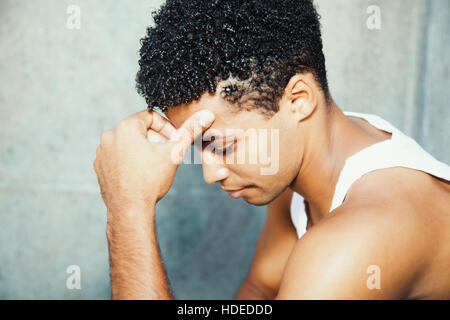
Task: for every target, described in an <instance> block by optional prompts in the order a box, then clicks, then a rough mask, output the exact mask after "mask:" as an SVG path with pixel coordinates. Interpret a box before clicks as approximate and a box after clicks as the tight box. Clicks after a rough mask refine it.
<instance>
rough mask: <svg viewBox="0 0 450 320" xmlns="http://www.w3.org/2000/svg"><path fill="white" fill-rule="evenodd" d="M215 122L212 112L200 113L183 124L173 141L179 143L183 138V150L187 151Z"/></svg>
mask: <svg viewBox="0 0 450 320" xmlns="http://www.w3.org/2000/svg"><path fill="white" fill-rule="evenodd" d="M214 120H215V116H214V113H212V112H211V111H209V110H202V111H199V112H197V113H195V114H194V115H192V116H191V117H190V118H189V119H188V120H186V121H185V122H184V123H183V125H182V126H181V127H180V128H179V129H178V130H177V131H176V132H175V134H174V135H173V136H172V139H171V140H172V141H176V142H179V139H180V138H183V139H182V141H181V144H182V145H183V149H187V148H188V147H189V146H190V145H191V144H192V143H193V142H194V140H195V139H196V138H197V137H198V136H200V135H201V134H202V133H203V132H204V131H205V130H206V129H207V128H209V127H210V126H211V124H212V123H213V122H214Z"/></svg>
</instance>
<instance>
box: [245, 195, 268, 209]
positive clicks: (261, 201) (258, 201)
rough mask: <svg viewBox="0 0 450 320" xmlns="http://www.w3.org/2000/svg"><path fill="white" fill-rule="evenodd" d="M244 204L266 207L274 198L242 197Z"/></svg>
mask: <svg viewBox="0 0 450 320" xmlns="http://www.w3.org/2000/svg"><path fill="white" fill-rule="evenodd" d="M242 198H243V199H244V201H245V202H247V203H249V204H251V205H254V206H258V207H259V206H266V205H268V204H269V203H271V202H272V201H273V200H274V199H275V198H276V197H273V198H272V197H269V198H268V197H261V196H260V197H249V196H243V197H242Z"/></svg>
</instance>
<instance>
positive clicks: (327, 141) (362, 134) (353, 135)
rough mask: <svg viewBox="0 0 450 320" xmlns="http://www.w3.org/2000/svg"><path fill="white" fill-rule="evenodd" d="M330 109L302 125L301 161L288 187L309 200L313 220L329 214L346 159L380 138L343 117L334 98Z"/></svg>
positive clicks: (320, 109)
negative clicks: (295, 175) (296, 173)
mask: <svg viewBox="0 0 450 320" xmlns="http://www.w3.org/2000/svg"><path fill="white" fill-rule="evenodd" d="M330 108H331V109H330V110H329V111H328V113H327V111H326V108H325V107H323V108H317V110H315V111H316V112H317V114H315V115H314V114H313V115H312V116H311V117H310V118H309V120H307V122H305V124H304V126H302V130H301V132H299V137H302V138H301V141H302V142H303V150H302V151H303V153H302V156H301V158H302V162H301V165H300V170H299V172H298V175H297V177H296V178H295V179H294V181H293V182H292V184H291V186H290V188H291V189H292V190H294V191H295V192H297V193H299V194H300V195H301V196H302V197H303V198H304V199H305V200H306V201H308V203H309V207H310V214H311V220H312V222H313V223H316V222H317V221H319V220H321V219H322V218H324V217H326V216H328V215H329V211H330V207H331V204H332V200H333V196H334V192H335V186H336V183H337V181H338V178H339V175H340V172H341V170H342V168H343V167H344V164H345V161H346V159H347V158H348V157H350V156H351V155H353V154H355V153H356V152H358V151H359V150H361V149H363V148H365V147H367V146H369V145H371V144H373V143H375V142H378V141H380V136H374V134H373V132H372V133H370V132H369V131H368V130H367V128H364V127H363V125H361V124H360V122H358V120H355V119H353V120H352V119H350V118H348V117H346V116H345V115H344V114H343V112H342V111H341V110H340V109H339V107H338V106H337V105H336V104H335V103H334V102H333V101H331V102H330ZM363 121H364V120H363Z"/></svg>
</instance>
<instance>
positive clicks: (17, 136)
mask: <svg viewBox="0 0 450 320" xmlns="http://www.w3.org/2000/svg"><path fill="white" fill-rule="evenodd" d="M160 3H161V1H156V0H149V1H144V0H139V1H136V0H135V1H118V0H116V1H114V0H104V1H87V0H73V1H61V0H40V1H26V0H2V1H0V84H1V85H0V227H1V229H2V230H1V232H0V299H15V298H20V299H35V298H38V299H92V298H94V299H108V298H109V297H110V286H109V274H108V254H107V245H106V240H105V222H106V212H105V207H104V204H103V202H102V199H101V196H100V194H99V190H98V185H97V180H96V177H95V174H94V171H93V169H92V161H93V160H94V158H95V149H96V147H97V145H98V143H99V137H100V134H101V132H102V131H104V130H106V129H109V128H112V127H113V126H115V124H116V123H117V122H118V121H119V120H120V119H122V118H124V117H126V116H128V115H129V114H131V113H134V112H136V111H139V110H141V109H143V108H144V107H145V103H144V101H143V99H142V98H140V97H139V96H138V95H137V94H136V93H135V89H134V85H135V83H134V77H135V73H136V71H137V68H138V65H137V57H138V55H137V51H138V48H139V38H140V37H142V36H143V35H144V33H145V27H146V26H147V25H148V24H149V23H151V16H150V12H151V10H152V9H154V8H156V7H158V6H159V5H160ZM70 4H76V5H79V6H80V8H81V29H80V30H68V29H67V27H66V20H67V17H68V15H67V13H66V9H67V7H68V5H70ZM317 4H318V6H319V12H320V13H321V15H322V17H323V19H322V23H323V33H324V45H325V54H326V57H327V67H328V70H329V80H330V87H331V90H332V93H333V96H334V98H335V100H336V102H337V103H338V104H339V105H340V106H341V107H342V108H343V109H344V110H352V111H360V112H369V113H376V114H379V115H380V116H382V117H384V118H386V119H387V120H388V121H391V122H392V123H393V124H394V125H396V126H397V127H398V128H399V129H401V130H404V131H405V132H406V133H407V134H409V135H411V136H413V137H414V138H416V139H417V140H418V141H419V142H420V143H421V144H422V146H423V147H424V148H425V149H427V150H428V151H430V152H431V153H432V154H433V155H434V156H435V157H437V158H438V159H440V160H442V161H444V162H447V163H449V162H450V151H449V149H448V143H447V142H446V139H448V138H449V137H450V131H449V127H450V126H449V124H450V122H449V117H450V114H449V112H447V110H448V107H447V104H448V102H449V100H450V99H449V98H450V93H449V90H448V88H449V65H450V63H449V62H450V61H449V55H448V53H449V52H450V50H449V49H450V48H449V46H450V41H449V40H450V39H449V34H450V33H449V31H450V25H449V21H450V2H449V1H448V0H434V1H425V0H398V1H389V0H378V1H375V0H372V1H368V0H320V1H317ZM370 4H376V5H378V6H379V7H380V8H381V14H382V15H381V17H382V25H381V29H380V30H369V29H368V28H367V27H366V19H367V18H368V14H367V13H366V9H367V7H368V6H369V5H370ZM199 197H201V199H202V202H203V201H204V200H205V199H206V203H208V206H204V205H200V201H195V199H198V198H199ZM263 222H264V208H262V207H252V206H249V205H247V204H246V203H245V202H243V201H242V200H232V199H230V198H229V197H228V196H227V195H226V194H224V193H223V192H221V191H220V190H219V189H218V188H217V186H209V185H207V184H205V183H204V182H203V178H202V173H201V167H200V166H198V165H196V166H194V165H189V166H188V165H184V166H182V167H181V168H180V171H179V174H178V175H177V178H176V180H175V183H174V187H173V188H172V190H171V191H170V193H169V194H168V195H167V197H166V198H165V199H163V200H162V201H161V202H160V203H159V205H158V215H157V224H158V237H159V240H160V246H161V250H162V253H163V259H164V262H165V265H166V269H167V272H168V275H169V279H170V282H171V285H172V288H173V289H174V292H175V294H176V297H178V298H190V299H200V298H203V299H210V298H219V299H220V298H222V299H228V298H232V296H233V295H234V292H235V291H236V289H237V288H238V286H239V284H240V282H241V281H242V279H243V278H244V276H245V274H246V272H247V269H248V267H249V264H250V260H251V256H252V253H253V248H254V245H255V242H256V240H257V238H258V235H259V232H260V230H261V228H262V225H263ZM69 265H79V266H80V267H81V272H82V281H81V286H82V288H81V290H68V289H67V288H66V278H67V276H68V275H67V274H66V268H67V266H69Z"/></svg>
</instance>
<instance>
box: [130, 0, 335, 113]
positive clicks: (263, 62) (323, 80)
mask: <svg viewBox="0 0 450 320" xmlns="http://www.w3.org/2000/svg"><path fill="white" fill-rule="evenodd" d="M152 17H153V19H154V22H155V25H154V27H148V28H147V34H146V36H145V37H144V38H142V39H141V49H140V59H139V66H140V70H139V72H138V73H137V76H136V82H137V85H136V88H137V91H138V93H139V94H141V95H142V96H143V97H144V98H145V100H146V102H147V105H148V108H149V109H151V110H153V109H155V108H156V109H159V110H161V111H163V112H165V111H167V110H168V108H171V107H175V106H179V105H181V104H189V103H191V102H192V101H195V100H199V99H200V96H201V95H202V94H203V93H205V92H206V90H208V91H209V92H210V93H215V92H216V88H217V84H218V83H219V82H220V81H221V80H228V81H229V83H227V84H226V86H225V87H224V90H223V91H222V92H221V93H220V94H221V96H222V97H223V98H224V99H225V100H226V101H227V102H229V104H230V105H232V106H236V107H238V108H247V109H250V108H255V107H257V108H258V109H261V110H264V112H265V113H269V114H274V113H276V112H277V111H278V102H279V99H280V98H281V96H282V94H283V92H284V89H285V87H286V86H287V84H288V82H289V80H290V78H291V77H292V76H294V75H295V74H297V73H303V72H311V73H312V74H313V75H314V77H315V79H316V81H317V82H318V83H319V85H320V87H321V88H322V90H323V92H324V94H325V97H326V98H327V101H328V97H329V92H328V83H327V75H326V69H325V57H324V55H323V51H322V49H323V48H322V38H321V31H320V22H319V19H320V16H319V14H318V13H317V11H316V9H315V7H314V4H313V1H312V0H167V1H166V3H164V4H163V5H162V6H161V7H160V8H159V10H158V11H153V12H152Z"/></svg>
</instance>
